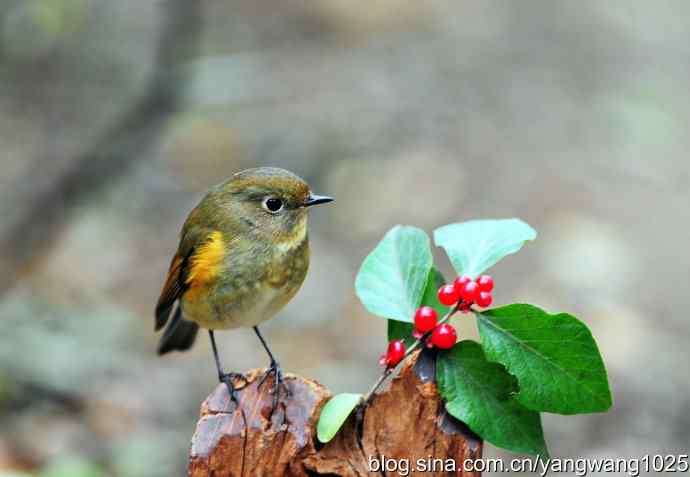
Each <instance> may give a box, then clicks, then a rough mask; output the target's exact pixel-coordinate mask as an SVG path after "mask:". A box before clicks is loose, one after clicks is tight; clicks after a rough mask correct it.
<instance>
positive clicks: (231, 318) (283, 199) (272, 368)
mask: <svg viewBox="0 0 690 477" xmlns="http://www.w3.org/2000/svg"><path fill="white" fill-rule="evenodd" d="M332 200H333V199H332V198H330V197H326V196H319V195H315V194H313V193H312V192H311V189H310V188H309V186H308V185H307V183H306V182H305V181H304V180H303V179H301V178H300V177H298V176H296V175H295V174H293V173H291V172H289V171H286V170H284V169H279V168H273V167H260V168H255V169H248V170H245V171H242V172H238V173H237V174H235V175H234V176H232V177H231V178H230V179H228V180H227V181H225V182H223V183H222V184H219V185H217V186H215V187H213V188H212V189H211V190H210V191H209V192H208V193H207V194H206V196H205V197H204V198H203V199H202V200H201V202H199V204H198V205H197V206H196V207H195V208H194V209H193V210H192V211H191V212H190V214H189V216H188V217H187V220H186V221H185V224H184V226H183V227H182V231H181V234H180V243H179V246H178V248H177V252H176V253H175V256H174V257H173V259H172V262H171V264H170V268H169V271H168V276H167V279H166V280H165V285H164V286H163V291H162V292H161V295H160V298H159V300H158V304H157V306H156V311H155V316H156V331H158V330H160V329H161V328H163V326H165V325H166V323H167V327H166V328H165V332H164V333H163V336H162V337H161V339H160V342H159V344H158V354H159V355H162V354H165V353H168V352H170V351H173V350H178V351H184V350H187V349H189V348H190V347H191V346H192V344H193V343H194V340H195V338H196V335H197V333H198V331H199V327H201V328H205V329H207V330H208V333H209V336H210V338H211V347H212V349H213V357H214V360H215V364H216V368H217V370H218V379H219V380H220V381H221V382H223V383H225V384H226V386H227V387H228V390H229V392H230V396H231V397H232V399H235V400H236V399H237V398H236V395H235V392H236V391H237V390H238V389H240V387H241V386H240V385H238V384H236V382H237V381H239V382H240V383H242V382H243V381H244V376H243V375H242V374H240V373H233V372H224V371H223V368H222V366H221V363H220V358H219V356H218V348H217V346H216V340H215V336H214V330H221V329H232V328H240V327H251V328H253V329H254V332H255V333H256V336H257V337H258V338H259V341H260V342H261V344H262V346H263V347H264V349H265V350H266V352H267V353H268V356H269V358H270V364H269V367H268V369H267V370H266V373H265V374H264V376H263V378H262V380H261V383H263V381H264V380H265V379H266V378H267V377H268V376H269V375H270V374H271V373H272V374H273V375H274V383H275V390H274V395H273V407H274V408H275V406H276V404H277V400H278V396H279V393H280V387H281V384H282V380H283V374H282V370H281V368H280V365H279V363H278V361H277V360H276V359H275V357H274V356H273V353H271V350H270V349H269V347H268V345H267V344H266V341H265V340H264V338H263V337H262V336H261V332H260V331H259V324H261V323H263V322H265V321H267V320H269V319H271V318H273V317H274V316H275V315H276V314H277V313H278V311H280V310H281V309H282V308H283V307H284V306H285V305H286V304H287V303H288V302H289V301H290V300H291V299H292V298H293V297H294V296H295V294H296V293H297V291H298V290H299V289H300V287H301V286H302V283H303V282H304V278H305V276H306V274H307V268H308V267H309V239H308V231H307V210H308V208H309V207H311V206H314V205H318V204H325V203H327V202H331V201H332Z"/></svg>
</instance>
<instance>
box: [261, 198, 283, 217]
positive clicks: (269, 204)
mask: <svg viewBox="0 0 690 477" xmlns="http://www.w3.org/2000/svg"><path fill="white" fill-rule="evenodd" d="M263 206H264V209H266V210H267V211H268V212H270V213H272V214H277V213H278V212H280V211H281V210H283V201H282V200H280V199H279V198H277V197H268V198H266V199H265V200H264V203H263Z"/></svg>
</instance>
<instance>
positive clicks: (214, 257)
mask: <svg viewBox="0 0 690 477" xmlns="http://www.w3.org/2000/svg"><path fill="white" fill-rule="evenodd" d="M224 256H225V242H224V241H223V234H222V233H221V232H218V231H215V232H212V233H211V234H210V235H209V236H208V239H207V240H206V242H205V243H204V244H203V245H201V246H200V247H199V248H198V249H197V250H196V252H194V255H192V256H191V257H190V259H189V274H188V275H187V284H189V286H190V290H189V291H190V292H192V293H194V292H198V291H200V288H202V287H204V285H206V284H208V283H209V282H210V281H211V280H213V279H214V278H215V277H216V276H217V275H218V274H219V273H220V271H221V265H222V263H223V257H224Z"/></svg>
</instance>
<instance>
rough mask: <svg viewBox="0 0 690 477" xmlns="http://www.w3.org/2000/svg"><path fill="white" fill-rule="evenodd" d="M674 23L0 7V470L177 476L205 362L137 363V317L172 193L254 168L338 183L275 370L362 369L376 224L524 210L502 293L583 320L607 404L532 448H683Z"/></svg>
mask: <svg viewBox="0 0 690 477" xmlns="http://www.w3.org/2000/svg"><path fill="white" fill-rule="evenodd" d="M175 5H177V6H178V7H179V6H180V5H198V6H200V8H201V11H200V17H199V21H200V25H201V32H200V38H199V51H198V52H197V51H196V50H195V49H194V48H193V47H192V46H191V45H190V44H184V43H183V44H182V45H176V44H175V42H174V41H172V40H174V38H173V39H172V40H171V39H170V38H168V39H167V40H166V41H164V42H163V43H164V44H163V45H161V44H160V43H161V37H162V35H163V34H170V32H171V31H172V32H177V33H176V34H178V35H192V36H193V33H194V32H193V31H190V30H193V29H194V26H195V25H196V24H197V23H196V22H195V19H196V16H195V15H194V14H193V12H192V13H190V12H189V11H184V12H182V17H183V18H184V19H183V20H179V19H178V20H179V21H178V22H177V23H176V22H175V21H172V20H171V18H172V19H174V18H176V17H175V16H171V11H172V10H171V9H172V8H173V7H174V6H175ZM688 13H690V9H689V7H688V4H687V3H685V2H681V1H680V0H678V1H673V2H670V3H669V4H665V5H663V6H660V5H652V4H649V3H647V2H642V1H639V0H636V1H633V2H598V1H596V0H587V1H584V2H577V3H567V2H550V1H548V0H540V1H536V2H529V3H520V4H517V3H513V2H503V1H497V2H484V1H479V0H467V1H462V2H452V1H445V0H434V1H431V2H424V3H418V2H409V1H404V0H386V1H383V2H378V3H377V4H376V5H367V7H366V8H363V7H362V6H361V5H360V4H358V3H356V2H347V1H343V0H319V1H318V2H299V1H286V2H278V3H276V2H256V1H253V0H228V1H223V2H199V3H198V4H197V3H196V2H193V3H189V2H180V1H177V0H169V1H165V2H139V1H137V0H122V1H118V2H109V1H107V0H6V1H3V2H0V136H1V137H2V147H3V155H2V159H1V161H2V174H0V215H1V216H2V217H3V220H2V221H0V240H1V239H3V238H5V237H6V235H7V234H10V233H12V234H13V240H11V241H9V242H2V243H11V244H12V246H6V247H5V248H3V251H2V252H1V253H0V277H1V278H2V279H3V280H5V283H7V284H9V286H8V287H7V289H6V290H5V293H4V295H3V296H2V297H1V298H0V319H1V320H2V322H3V323H5V324H7V328H6V329H7V330H10V331H8V332H5V333H3V334H2V336H0V472H5V474H7V473H8V472H10V471H12V472H15V473H17V472H18V471H21V472H23V473H25V474H26V475H31V476H33V477H37V476H39V477H42V476H43V474H42V472H44V471H45V472H55V474H49V475H62V474H57V472H63V473H64V472H75V473H73V474H71V475H82V474H77V473H76V472H82V473H83V475H99V476H101V475H102V476H104V477H105V476H108V477H110V476H113V477H119V476H127V477H148V476H151V477H153V476H158V475H160V476H161V477H162V476H169V475H179V474H181V473H183V471H182V470H181V469H183V468H184V465H185V461H186V454H187V451H188V443H189V438H190V436H191V433H192V431H193V426H194V422H195V420H196V418H197V416H198V406H199V403H200V402H201V400H202V399H203V398H204V397H205V396H206V394H207V393H208V392H209V391H210V389H211V388H212V386H213V385H214V384H215V376H214V372H213V367H212V362H211V359H210V354H209V349H208V344H207V343H205V342H204V341H205V340H203V339H202V340H199V341H200V342H199V344H198V345H197V346H196V348H195V349H194V350H193V351H192V352H190V353H188V354H186V355H184V356H182V355H179V356H170V357H166V358H165V359H158V358H156V357H155V356H154V349H155V340H156V337H155V335H154V333H153V331H152V326H153V325H152V321H151V320H152V317H151V312H152V307H153V304H154V303H155V300H156V298H157V294H158V292H159V291H160V286H161V281H162V279H163V277H164V275H165V270H166V268H167V266H168V264H169V260H170V255H171V254H172V252H173V250H174V248H175V246H176V240H177V234H178V231H179V227H180V225H181V223H182V221H183V220H184V217H185V215H186V214H187V212H188V211H189V209H190V208H191V207H192V206H193V205H194V203H195V202H196V201H197V200H198V199H199V197H200V195H201V194H202V193H203V191H204V190H205V189H206V188H207V187H209V186H210V185H212V184H214V183H217V182H220V181H221V180H223V179H224V178H225V177H227V176H229V175H230V174H232V173H234V172H236V171H237V170H239V169H242V168H245V167H251V166H256V165H277V166H282V167H286V168H288V169H292V170H294V171H295V172H297V173H298V174H300V175H302V176H304V177H305V178H306V179H308V180H309V181H310V183H311V184H312V185H313V188H314V189H315V190H316V191H318V192H321V193H328V194H331V195H334V196H335V197H336V199H337V202H336V203H335V205H334V207H332V208H330V209H329V210H325V209H324V210H322V211H317V212H315V213H314V214H312V218H311V238H312V253H313V259H312V265H311V270H310V272H309V275H308V278H307V282H306V283H305V286H304V287H303V290H302V291H301V292H300V293H299V294H298V295H297V297H296V298H295V300H294V302H293V303H292V304H291V305H290V306H288V308H287V309H286V310H285V311H284V312H282V313H281V315H280V317H278V318H277V319H276V320H275V321H274V322H272V323H271V324H269V325H268V326H267V327H266V330H265V334H266V336H267V338H268V339H269V341H270V342H271V344H272V347H273V348H274V351H275V352H276V354H277V355H278V356H280V359H281V362H282V364H283V365H284V366H285V367H286V368H288V369H289V370H290V371H293V372H297V373H300V374H304V375H307V376H310V377H313V378H316V379H319V380H321V381H322V382H324V383H325V384H326V385H328V386H329V387H330V388H331V389H333V390H334V391H335V392H338V391H342V390H356V391H362V390H365V389H366V388H367V387H368V385H369V384H370V383H371V382H372V381H373V380H374V379H375V376H376V375H377V367H376V365H375V362H376V358H377V357H378V355H379V354H380V353H381V351H382V350H381V349H380V343H381V342H382V338H383V337H384V336H385V332H386V331H385V322H384V321H383V320H380V322H379V320H371V319H367V317H366V312H365V311H364V309H363V308H362V307H361V306H360V305H359V304H358V303H357V300H356V298H355V296H354V289H353V280H354V275H355V272H356V270H357V269H358V267H359V265H360V263H361V261H362V259H363V258H364V256H365V255H366V253H367V252H368V251H369V250H370V249H371V248H372V247H373V246H374V244H375V243H376V242H377V241H378V240H379V239H380V238H381V236H382V235H383V233H384V232H385V231H386V230H388V229H390V228H391V227H392V226H394V225H395V224H398V223H403V224H405V223H407V224H415V225H418V226H422V227H424V228H425V229H426V230H427V231H430V230H433V229H434V228H435V227H437V226H439V225H440V224H443V223H449V222H458V221H463V220H468V219H472V218H480V217H488V218H491V217H507V216H520V217H524V218H525V219H526V220H527V221H528V222H529V223H530V224H533V225H534V226H535V228H537V229H538V230H540V234H541V237H540V241H539V243H540V245H539V246H535V247H529V248H528V249H526V250H525V251H524V253H521V254H520V256H516V257H515V258H514V259H511V260H510V261H509V263H508V262H507V263H506V266H505V267H501V269H500V270H497V273H496V275H497V276H496V280H497V281H500V283H501V290H502V291H504V292H505V296H506V297H511V299H516V300H519V299H523V300H524V301H527V302H534V303H538V304H540V305H543V306H544V307H545V308H549V309H568V310H573V312H574V313H576V314H577V315H578V316H581V317H582V318H583V319H585V321H587V322H588V323H590V324H592V327H593V332H594V335H595V336H597V338H598V340H599V345H600V349H601V351H602V354H603V356H604V360H605V361H606V362H607V364H608V365H609V366H610V367H611V381H612V386H613V388H614V389H613V391H614V393H615V394H616V396H617V403H616V406H615V407H614V409H613V410H612V412H611V413H609V414H607V415H606V416H603V417H593V418H591V419H589V418H582V420H579V419H578V422H577V423H576V424H573V423H572V422H571V421H560V420H559V419H558V418H556V417H553V418H552V417H547V419H546V420H545V423H544V424H545V432H546V434H547V436H548V439H549V442H550V448H551V450H552V453H553V454H554V455H559V456H574V457H588V456H594V455H608V456H616V457H617V456H622V457H627V456H632V455H641V454H645V453H654V452H655V451H663V452H664V453H669V452H672V451H674V450H675V451H680V450H681V449H680V447H681V445H682V444H684V443H687V442H688V441H689V440H690V434H689V432H690V431H688V430H689V429H690V418H689V417H688V415H687V412H686V410H687V409H688V406H690V400H689V399H690V398H688V397H687V393H686V392H685V390H686V389H687V380H686V377H685V376H684V375H683V370H682V369H680V368H679V367H678V366H677V363H678V362H686V361H687V360H688V351H687V347H686V342H687V340H688V338H689V337H690V322H689V321H688V320H687V317H686V316H685V315H684V314H682V313H680V312H678V311H677V310H683V309H687V308H688V307H690V294H688V293H687V287H683V286H682V284H685V283H687V271H688V264H690V249H689V248H688V247H687V243H688V238H689V237H690V210H689V209H688V207H687V204H688V203H690V187H688V184H689V183H690V165H689V164H688V161H687V156H688V154H689V153H690V139H689V138H688V135H687V134H684V133H683V128H684V125H685V124H688V123H690V90H688V88H687V84H688V78H690V70H689V67H688V64H687V62H685V61H682V59H683V58H686V57H687V56H688V55H689V54H690V43H688V42H687V38H688V34H689V33H690V22H689V21H688V18H690V15H688ZM178 27H179V28H178ZM170 45H172V46H173V48H172V51H170V48H169V49H167V50H166V48H165V47H166V46H168V47H170ZM161 68H164V69H163V70H161ZM152 84H153V85H155V88H154V90H153V91H152V90H151V85H152ZM179 84H182V85H184V86H185V87H184V92H185V94H184V97H183V98H182V99H181V102H175V101H170V100H169V99H170V98H169V97H168V96H167V95H166V94H167V93H169V92H170V91H172V89H171V88H173V87H174V86H175V85H179ZM149 96H150V97H151V98H152V99H150V100H149V101H145V99H146V98H147V97H149ZM162 118H164V119H165V120H166V122H165V123H163V122H162V121H161V119H162ZM123 121H124V122H123ZM117 127H119V128H120V129H119V130H118V131H120V134H119V135H118V134H116V138H115V139H113V138H112V137H111V136H110V135H109V134H111V133H112V131H113V130H114V129H117ZM122 132H124V133H122ZM112 142H114V143H115V144H112ZM133 144H134V145H136V147H134V146H133ZM94 147H95V150H94ZM123 158H124V160H123ZM90 168H91V169H90ZM79 173H81V174H82V175H80V176H78V177H83V178H84V179H83V180H79V181H77V182H76V183H72V182H70V181H69V180H65V177H77V176H69V174H79ZM61 184H62V185H64V184H67V185H68V187H59V186H60V185H61ZM89 184H92V185H93V186H92V187H89ZM49 191H53V193H54V195H52V196H48V198H47V200H45V201H44V202H40V201H39V202H36V201H35V198H36V196H37V195H40V194H45V193H47V192H49ZM68 198H69V200H68ZM36 204H38V206H36ZM48 209H50V214H48V212H47V211H48ZM50 220H55V224H56V226H55V227H52V228H46V227H45V226H44V225H45V223H46V222H49V221H50ZM13 224H14V225H15V226H16V224H23V226H22V227H20V228H18V229H17V228H13ZM36 237H38V238H39V239H41V240H35V239H36ZM34 243H40V246H38V245H36V246H34V245H33V244H34ZM29 244H30V245H29ZM550 244H552V245H550ZM18 257H21V260H19V259H18ZM26 257H28V259H27V258H26ZM443 263H445V266H444V267H442V271H443V272H445V273H446V275H448V276H450V273H449V272H450V269H451V267H450V264H448V263H446V262H443ZM650 277H654V278H653V279H650ZM325 283H328V288H327V289H325V288H324V285H323V284H325ZM669 284H671V285H669ZM495 298H496V300H497V304H500V303H501V301H502V300H503V298H502V296H501V294H499V295H497V296H496V297H495ZM458 329H459V332H460V336H461V339H463V338H473V337H475V338H476V333H477V330H476V329H475V328H474V327H473V326H472V325H470V324H468V323H466V322H460V323H458ZM219 338H220V340H221V343H220V344H221V350H222V353H223V357H224V360H225V361H227V362H228V363H229V364H230V365H232V367H233V368H234V370H236V371H241V370H244V369H247V368H251V367H256V366H262V365H265V362H264V360H265V357H264V355H263V354H262V351H261V350H260V349H258V347H257V346H256V342H255V341H254V338H253V337H252V336H251V334H250V333H245V332H243V331H234V332H228V333H222V334H221V336H220V337H219ZM296 341H300V343H301V346H299V347H295V346H294V343H295V342H296ZM643 348H644V349H648V350H652V352H651V354H650V353H640V352H639V350H640V349H643ZM574 426H575V427H574ZM651 429H655V431H654V439H653V440H652V441H653V442H651V443H650V438H649V433H650V430H651ZM574 436H576V437H574ZM496 452H498V451H495V450H491V449H489V451H488V452H487V455H489V456H492V453H493V454H495V453H496ZM70 466H72V467H70ZM64 469H67V470H64ZM70 469H73V470H70ZM0 475H1V476H2V477H7V475H3V474H0Z"/></svg>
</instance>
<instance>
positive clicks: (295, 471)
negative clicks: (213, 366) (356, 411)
mask: <svg viewBox="0 0 690 477" xmlns="http://www.w3.org/2000/svg"><path fill="white" fill-rule="evenodd" d="M421 356H422V357H421V358H420V359H419V360H416V361H415V360H411V363H410V364H406V365H404V366H403V368H402V370H401V372H400V373H399V375H398V376H397V377H396V378H395V379H393V381H392V382H391V384H390V385H389V387H388V389H386V390H385V391H383V392H380V393H379V394H377V395H376V396H375V397H374V399H373V400H372V402H371V404H370V406H369V407H368V408H367V409H366V412H365V413H364V417H363V420H362V421H361V429H360V430H359V432H358V430H357V429H356V426H357V422H356V418H355V416H354V415H353V416H351V417H350V419H349V420H348V421H347V422H346V423H345V425H344V426H343V428H342V429H341V430H340V432H339V433H338V435H337V436H336V437H335V438H334V439H333V440H332V441H331V442H329V443H328V444H326V445H323V444H320V443H318V442H317V440H316V422H317V419H318V416H319V413H320V411H321V408H322V407H323V405H324V404H325V402H326V401H327V400H328V398H329V397H330V393H329V392H328V390H327V389H326V388H324V387H323V386H322V385H320V384H319V383H317V382H316V381H312V380H309V379H305V378H301V377H298V376H294V375H290V374H288V375H287V376H286V385H287V387H288V388H289V390H290V392H291V397H290V399H287V400H285V399H282V397H281V400H280V402H279V405H278V408H277V409H276V411H275V412H274V413H273V416H269V414H270V409H271V400H272V392H271V390H272V385H273V382H272V380H271V379H270V378H269V380H267V381H266V383H265V384H264V386H262V387H261V388H260V389H257V384H258V378H259V377H260V376H261V373H262V372H263V370H254V371H252V372H250V373H249V374H248V380H249V384H248V385H247V387H246V388H244V389H243V390H242V391H241V392H240V393H239V396H240V398H239V401H240V406H239V407H240V410H238V409H236V406H235V404H234V403H233V402H232V401H231V400H230V399H229V395H228V392H227V389H226V388H225V386H224V385H219V386H218V387H217V388H216V389H215V391H214V392H213V393H212V394H211V395H210V396H209V397H208V398H207V399H206V401H204V403H203V404H202V407H201V419H200V420H199V422H198V423H197V428H196V432H195V433H194V437H193V439H192V447H191V453H190V461H189V475H190V476H191V477H211V476H212V477H231V476H232V477H239V476H276V477H279V476H288V477H298V476H299V477H308V476H319V475H324V476H325V475H328V476H342V477H355V476H374V475H377V476H380V475H398V473H397V472H395V471H391V469H389V470H388V471H387V472H385V473H384V472H380V471H376V466H377V465H379V466H380V463H381V461H382V459H398V460H399V459H404V462H407V463H409V469H410V473H409V475H427V476H430V475H438V476H441V475H454V476H463V477H475V476H478V475H480V474H479V473H475V472H470V473H468V472H463V471H462V469H463V467H462V463H463V461H465V460H466V459H478V458H480V457H481V453H482V442H481V441H480V439H479V438H478V437H477V436H476V435H475V434H473V433H472V432H471V431H470V430H469V429H468V428H467V427H466V426H465V425H463V424H462V423H461V422H459V421H457V420H456V419H454V418H453V417H452V416H450V415H448V414H447V413H446V412H445V410H444V408H443V403H442V401H441V399H440V398H439V396H438V393H437V390H436V386H435V384H434V383H433V374H434V373H433V369H434V362H433V359H434V357H433V354H432V353H423V354H422V355H421ZM240 411H241V412H240ZM242 414H244V416H243V415H242ZM269 417H270V420H269ZM418 459H421V462H422V463H424V464H427V465H428V464H429V462H431V459H436V460H435V461H434V462H435V464H436V466H437V467H436V469H435V470H436V471H435V472H429V471H420V470H419V469H417V470H416V471H415V470H414V469H413V466H415V464H416V463H417V462H418ZM442 461H443V462H444V463H445V464H446V467H445V469H444V468H442V467H441V465H440V463H441V462H442ZM388 464H389V465H392V461H388ZM372 465H373V468H374V470H371V469H372V467H371V466H372ZM403 465H405V464H404V463H403ZM453 466H454V467H455V470H454V471H453V470H452V469H451V467H453Z"/></svg>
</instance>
